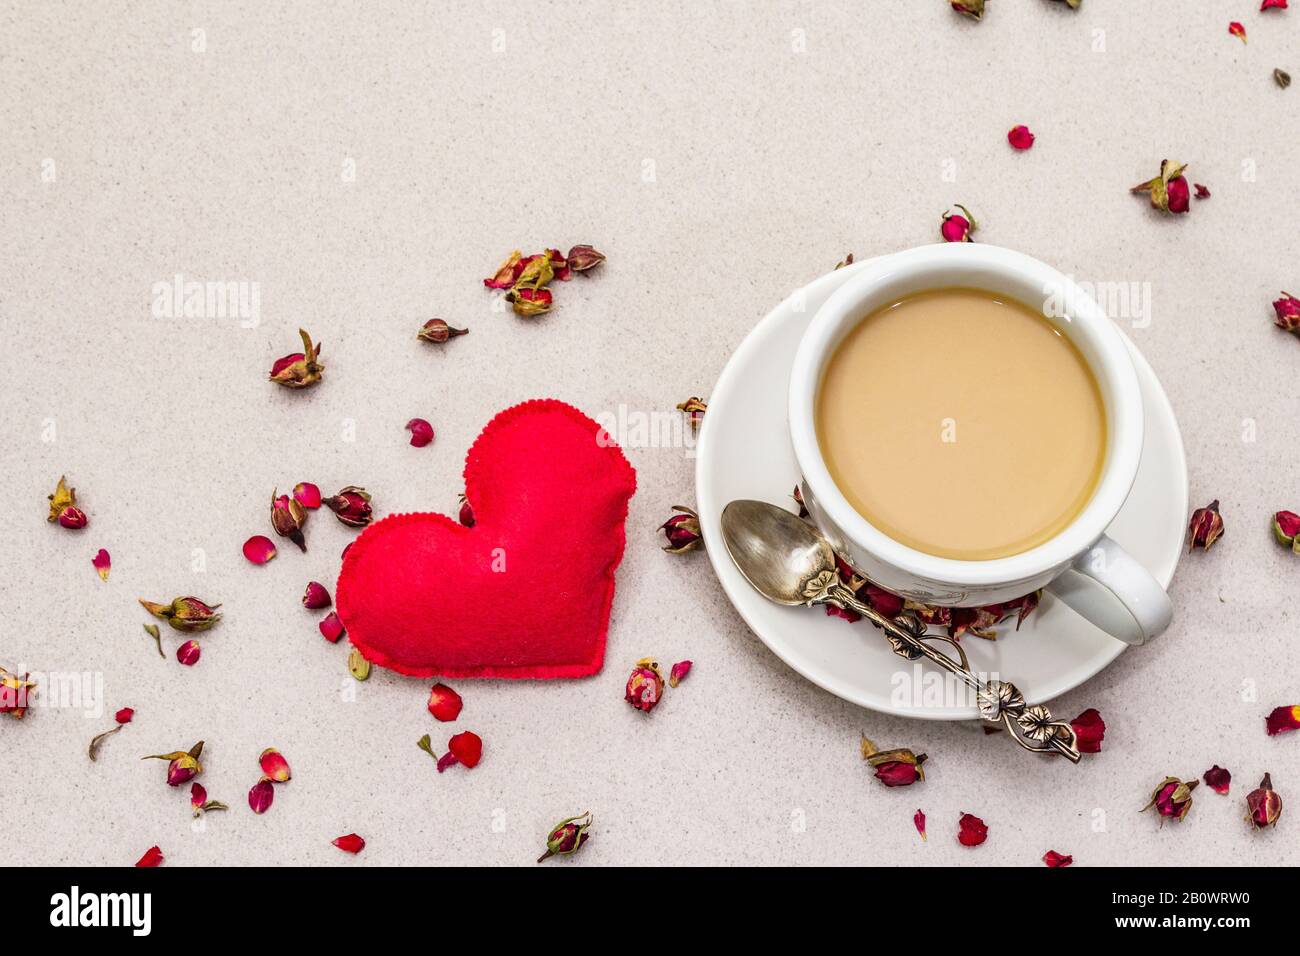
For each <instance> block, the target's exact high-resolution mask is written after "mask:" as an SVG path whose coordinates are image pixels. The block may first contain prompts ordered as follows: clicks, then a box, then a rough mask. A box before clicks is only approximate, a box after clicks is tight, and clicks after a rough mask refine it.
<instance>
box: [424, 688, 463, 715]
mask: <svg viewBox="0 0 1300 956" xmlns="http://www.w3.org/2000/svg"><path fill="white" fill-rule="evenodd" d="M464 706H465V702H464V701H463V700H462V699H461V696H460V694H458V693H456V692H455V691H454V690H452V689H451V688H450V687H448V686H447V685H446V684H434V685H433V687H432V689H430V691H429V713H431V714H433V716H434V718H435V719H437V720H441V721H442V722H443V723H447V722H448V721H452V720H455V719H456V718H457V717H459V716H460V710H461V708H462V707H464Z"/></svg>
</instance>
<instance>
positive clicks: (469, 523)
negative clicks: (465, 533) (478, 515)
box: [456, 495, 474, 528]
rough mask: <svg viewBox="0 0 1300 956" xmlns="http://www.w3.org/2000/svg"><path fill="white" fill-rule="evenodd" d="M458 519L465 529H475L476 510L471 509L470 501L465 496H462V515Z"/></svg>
mask: <svg viewBox="0 0 1300 956" xmlns="http://www.w3.org/2000/svg"><path fill="white" fill-rule="evenodd" d="M456 518H457V520H458V521H459V522H460V523H461V524H463V525H464V526H465V527H467V528H472V527H474V509H473V508H471V507H470V505H469V499H468V498H466V497H465V496H464V495H461V496H460V513H459V514H458V515H457V516H456Z"/></svg>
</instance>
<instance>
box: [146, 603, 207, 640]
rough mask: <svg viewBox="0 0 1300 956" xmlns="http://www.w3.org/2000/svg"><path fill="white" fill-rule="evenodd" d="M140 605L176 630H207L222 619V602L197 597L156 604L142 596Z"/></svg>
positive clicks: (187, 631) (190, 631) (188, 631)
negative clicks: (216, 602) (202, 599)
mask: <svg viewBox="0 0 1300 956" xmlns="http://www.w3.org/2000/svg"><path fill="white" fill-rule="evenodd" d="M139 600H140V605H141V606H142V607H143V608H144V609H145V610H146V611H148V612H149V613H150V614H152V615H153V616H154V617H157V618H161V619H163V620H165V621H166V622H167V623H168V624H170V625H171V627H172V628H173V629H174V630H177V631H184V632H186V633H193V632H195V631H206V630H207V629H208V628H210V627H211V626H212V625H214V624H216V623H217V622H218V621H220V620H221V613H220V612H219V611H218V610H217V608H219V607H221V605H220V604H211V605H209V604H205V603H203V602H202V601H200V600H199V599H198V598H196V597H178V598H174V599H173V600H172V602H171V604H155V603H153V602H152V601H146V600H145V599H144V598H140V599H139Z"/></svg>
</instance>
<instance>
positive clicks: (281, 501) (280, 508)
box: [249, 491, 307, 560]
mask: <svg viewBox="0 0 1300 956" xmlns="http://www.w3.org/2000/svg"><path fill="white" fill-rule="evenodd" d="M306 523H307V511H306V509H305V508H303V506H302V505H300V504H299V503H298V499H296V498H290V497H289V496H288V495H279V496H277V495H276V493H275V492H274V491H273V492H271V527H272V528H274V529H275V533H276V534H278V535H279V536H280V537H282V538H288V539H289V540H290V541H292V542H293V543H294V544H296V545H297V546H298V548H299V550H301V551H306V550H307V540H306V539H305V538H304V537H303V535H302V527H303V525H305V524H306ZM249 560H252V559H251V558H250V559H249Z"/></svg>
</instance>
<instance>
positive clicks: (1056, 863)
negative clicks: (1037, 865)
mask: <svg viewBox="0 0 1300 956" xmlns="http://www.w3.org/2000/svg"><path fill="white" fill-rule="evenodd" d="M1043 862H1044V863H1046V864H1047V865H1048V866H1049V867H1051V868H1052V869H1059V868H1060V867H1064V866H1069V865H1070V864H1071V863H1073V862H1074V857H1072V856H1067V855H1066V854H1064V853H1057V852H1056V851H1055V850H1048V851H1047V852H1046V853H1044V854H1043Z"/></svg>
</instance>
